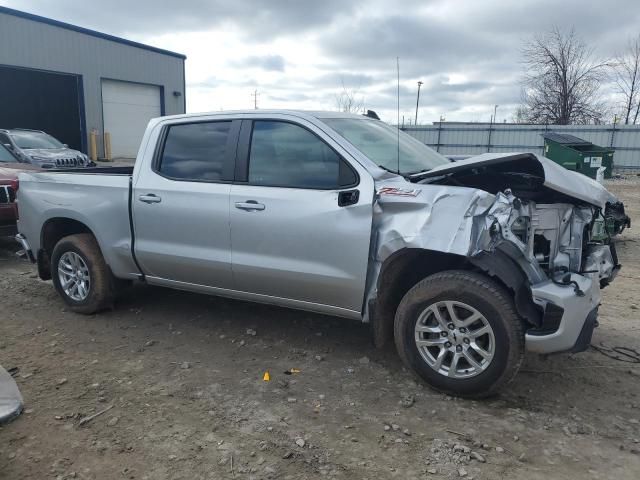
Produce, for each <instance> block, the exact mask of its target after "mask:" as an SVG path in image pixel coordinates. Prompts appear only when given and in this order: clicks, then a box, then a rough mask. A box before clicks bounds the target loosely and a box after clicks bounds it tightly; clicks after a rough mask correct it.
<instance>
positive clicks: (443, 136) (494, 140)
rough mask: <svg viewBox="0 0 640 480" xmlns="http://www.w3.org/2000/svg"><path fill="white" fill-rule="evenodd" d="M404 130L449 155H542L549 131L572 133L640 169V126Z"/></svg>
mask: <svg viewBox="0 0 640 480" xmlns="http://www.w3.org/2000/svg"><path fill="white" fill-rule="evenodd" d="M403 130H404V131H405V132H407V133H408V134H410V135H412V136H413V137H415V138H417V139H418V140H420V141H421V142H423V143H426V144H427V145H429V146H430V147H432V148H434V149H436V150H438V151H439V152H440V153H442V154H445V155H472V154H479V153H485V152H515V151H518V152H533V153H538V154H542V151H543V148H544V139H543V138H542V134H543V133H544V132H547V131H553V132H561V133H570V134H571V135H575V136H577V137H580V138H583V139H584V140H587V141H589V142H592V143H595V144H596V145H600V146H603V147H613V148H615V149H616V153H615V155H614V165H615V167H617V168H621V169H626V168H631V169H640V125H519V124H508V123H496V124H493V125H492V124H488V123H454V122H451V123H447V122H443V123H442V124H439V123H436V124H434V125H424V126H422V125H419V126H416V127H413V126H412V127H404V128H403Z"/></svg>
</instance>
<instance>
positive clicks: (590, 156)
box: [542, 132, 614, 178]
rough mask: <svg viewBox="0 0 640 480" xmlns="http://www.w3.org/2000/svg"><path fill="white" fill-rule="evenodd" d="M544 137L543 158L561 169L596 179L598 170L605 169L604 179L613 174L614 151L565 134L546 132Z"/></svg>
mask: <svg viewBox="0 0 640 480" xmlns="http://www.w3.org/2000/svg"><path fill="white" fill-rule="evenodd" d="M542 136H543V137H544V156H545V157H547V158H548V159H550V160H553V161H554V162H556V163H558V164H560V165H562V166H563V167H565V168H567V169H569V170H574V171H576V172H580V173H583V174H585V175H586V176H588V177H591V178H596V173H597V172H598V168H600V167H605V168H606V170H605V171H604V177H605V178H611V174H612V173H613V153H614V149H612V148H605V147H599V146H598V145H594V144H593V143H591V142H588V141H586V140H583V139H581V138H578V137H576V136H573V135H568V134H566V133H555V132H548V133H544V134H543V135H542Z"/></svg>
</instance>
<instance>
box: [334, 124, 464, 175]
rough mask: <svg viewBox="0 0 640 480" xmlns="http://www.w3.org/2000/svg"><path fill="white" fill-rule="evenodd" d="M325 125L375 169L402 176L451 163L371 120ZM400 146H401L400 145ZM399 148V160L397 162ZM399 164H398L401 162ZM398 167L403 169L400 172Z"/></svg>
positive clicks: (416, 141)
mask: <svg viewBox="0 0 640 480" xmlns="http://www.w3.org/2000/svg"><path fill="white" fill-rule="evenodd" d="M322 121H323V122H324V123H326V124H327V125H329V126H330V127H331V128H333V129H334V130H335V131H336V132H338V133H339V134H340V135H341V136H343V137H344V138H345V139H347V140H348V141H349V143H351V144H352V145H353V146H354V147H356V148H357V149H358V150H360V151H361V152H362V153H363V154H364V155H366V156H367V157H368V158H369V159H370V160H371V161H373V162H375V164H376V165H379V166H381V167H384V168H385V169H387V170H392V171H394V172H396V171H398V170H399V171H400V173H402V174H407V173H416V172H423V171H425V170H431V169H432V168H433V167H437V166H438V165H445V164H449V163H451V162H450V161H449V160H448V159H447V158H445V157H443V156H442V155H440V154H439V153H438V152H436V151H434V150H432V149H430V148H429V147H427V146H426V145H425V144H423V143H422V142H420V141H418V140H416V139H415V138H413V137H411V136H410V135H407V134H406V133H404V132H400V139H399V142H398V131H397V130H396V129H395V128H393V127H390V126H389V125H387V124H386V123H384V122H381V121H379V120H372V119H368V118H362V119H359V118H324V119H322ZM398 144H399V145H398ZM398 146H399V147H400V148H399V150H400V158H399V159H398ZM398 160H399V161H398ZM398 164H399V165H400V168H398Z"/></svg>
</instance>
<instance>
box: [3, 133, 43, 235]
mask: <svg viewBox="0 0 640 480" xmlns="http://www.w3.org/2000/svg"><path fill="white" fill-rule="evenodd" d="M26 170H38V168H37V167H34V166H33V165H31V164H28V163H21V162H19V161H18V159H17V158H16V157H15V156H14V155H13V153H11V152H10V151H9V150H7V149H6V148H5V147H4V145H2V144H0V237H4V236H9V235H15V234H16V233H17V230H16V220H17V219H18V209H17V206H16V203H15V201H16V191H17V190H18V173H20V172H21V171H22V172H24V171H26Z"/></svg>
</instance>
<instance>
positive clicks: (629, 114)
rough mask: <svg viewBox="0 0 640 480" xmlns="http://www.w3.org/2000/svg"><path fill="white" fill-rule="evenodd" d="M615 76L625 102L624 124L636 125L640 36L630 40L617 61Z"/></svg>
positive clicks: (639, 107) (639, 98) (639, 108)
mask: <svg viewBox="0 0 640 480" xmlns="http://www.w3.org/2000/svg"><path fill="white" fill-rule="evenodd" d="M613 74H614V81H615V84H616V90H617V91H618V93H619V94H620V95H621V97H622V99H623V102H624V103H623V112H622V113H623V115H622V116H623V117H624V123H625V124H626V125H628V124H630V123H632V124H633V125H635V124H636V123H637V122H638V115H639V114H640V35H638V36H637V37H636V38H635V39H633V40H630V41H629V44H628V45H627V49H626V50H625V51H624V52H623V53H622V54H620V55H618V57H617V58H616V59H615V63H614V64H613Z"/></svg>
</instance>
